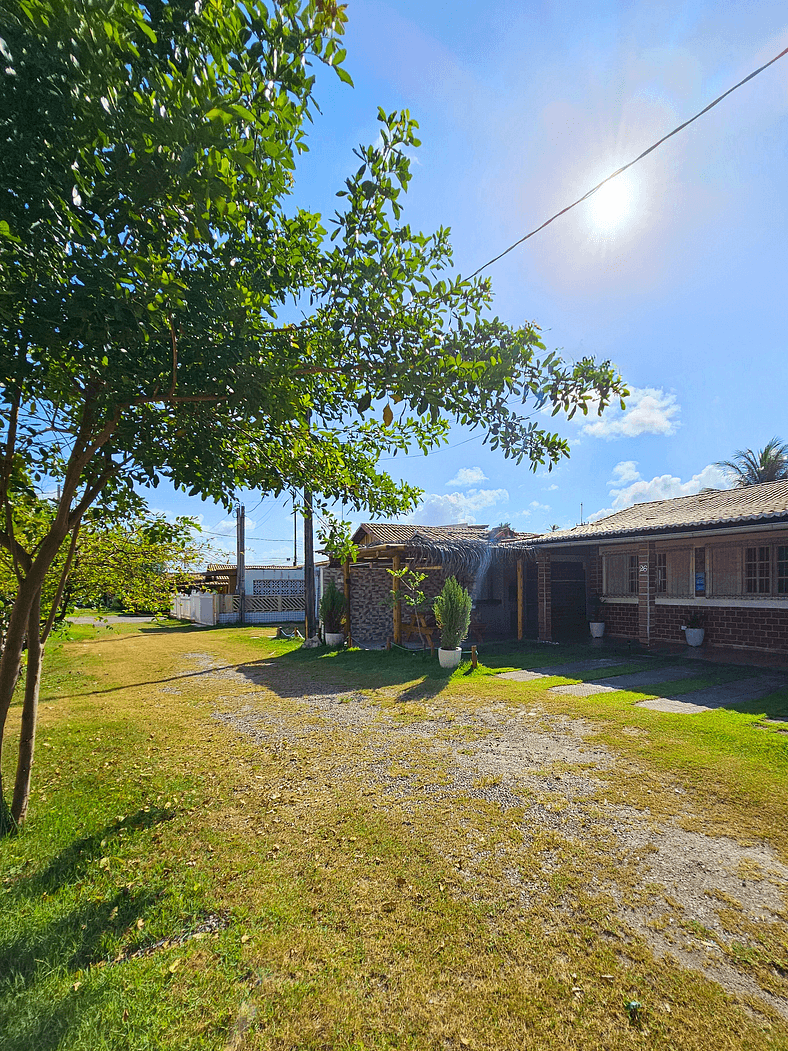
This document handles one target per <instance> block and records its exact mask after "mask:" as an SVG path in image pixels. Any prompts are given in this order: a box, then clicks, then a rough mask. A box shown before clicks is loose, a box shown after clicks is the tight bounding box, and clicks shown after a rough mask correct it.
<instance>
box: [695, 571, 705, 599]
mask: <svg viewBox="0 0 788 1051" xmlns="http://www.w3.org/2000/svg"><path fill="white" fill-rule="evenodd" d="M705 590H706V574H705V573H696V574H695V594H697V593H698V592H699V591H705Z"/></svg>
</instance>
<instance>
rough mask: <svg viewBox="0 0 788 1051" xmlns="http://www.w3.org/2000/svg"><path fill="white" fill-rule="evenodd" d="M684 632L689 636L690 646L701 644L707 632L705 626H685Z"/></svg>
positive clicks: (688, 643) (688, 642)
mask: <svg viewBox="0 0 788 1051" xmlns="http://www.w3.org/2000/svg"><path fill="white" fill-rule="evenodd" d="M684 634H685V635H686V637H687V645H688V646H700V644H701V643H702V642H703V636H704V635H705V634H706V629H705V628H685V629H684Z"/></svg>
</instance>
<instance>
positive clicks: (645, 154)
mask: <svg viewBox="0 0 788 1051" xmlns="http://www.w3.org/2000/svg"><path fill="white" fill-rule="evenodd" d="M786 55H788V47H786V48H785V49H784V50H783V51H781V52H780V54H779V55H775V56H774V58H772V59H770V60H769V61H768V62H766V63H764V65H762V66H760V67H759V68H758V69H755V70H753V71H752V73H750V74H749V75H748V76H746V77H745V78H744V80H740V81H739V83H738V84H734V85H733V87H732V88H728V90H727V91H725V92H723V94H722V95H720V96H719V97H718V98H716V99H715V100H714V101H713V102H710V103H709V104H708V106H704V108H703V109H702V110H700V112H698V113H696V114H695V116H694V117H690V119H689V120H685V121H684V123H683V124H679V126H678V127H677V128H674V129H673V131H669V132H668V134H667V135H663V136H662V138H661V139H660V140H659V141H658V142H655V143H654V144H653V145H652V146H649V148H648V149H647V150H643V152H642V153H641V154H639V155H638V156H637V157H635V159H634V160H632V161H630V162H629V163H628V164H625V165H624V166H623V167H622V168H619V169H618V170H617V171H614V172H613V173H612V175H608V177H607V178H606V179H603V180H602V182H600V183H597V185H596V186H594V187H593V189H591V190H589V191H588V193H584V194H583V196H582V197H578V199H577V200H576V201H573V202H572V203H571V204H568V205H567V206H566V208H562V209H561V211H560V212H556V213H555V215H551V216H550V218H549V219H546V220H545V221H544V222H543V223H542V225H541V226H537V227H536V229H534V230H531V232H530V233H527V234H526V235H525V236H524V237H521V238H520V239H519V241H515V242H514V244H511V245H509V247H508V248H506V249H504V251H503V252H499V253H498V255H496V256H493V258H492V259H488V260H487V262H486V263H482V265H481V266H480V267H479V268H478V270H474V272H473V273H472V274H471V275H470V277H469V278H468V280H471V279H472V278H474V277H477V276H478V275H479V274H480V273H481V272H482V270H486V269H487V267H488V266H492V265H493V263H497V262H498V260H499V259H503V257H504V256H505V255H508V254H509V253H510V252H511V251H513V250H514V249H515V248H517V247H518V246H519V245H521V244H522V243H523V241H527V240H528V238H529V237H533V236H534V234H538V233H539V231H540V230H544V228H545V227H546V226H549V225H550V223H552V222H554V221H555V220H556V219H558V218H560V217H561V216H562V215H566V213H567V212H570V211H571V210H572V209H573V208H576V207H577V206H578V204H582V203H583V201H587V200H588V198H589V197H591V196H593V194H595V193H596V192H597V190H598V189H600V188H601V187H602V186H604V185H605V183H608V182H610V180H611V179H615V178H616V177H617V176H619V175H621V174H622V172H625V171H626V170H627V168H631V167H632V165H633V164H637V163H638V161H642V160H643V158H644V157H648V155H649V154H650V153H653V152H654V150H656V149H658V148H659V147H660V146H661V145H662V144H663V143H664V142H667V141H668V139H670V138H672V137H673V136H674V135H678V133H679V132H680V131H684V129H685V128H688V127H689V126H690V124H692V123H693V121H696V120H697V119H698V117H702V116H703V114H704V113H708V112H709V110H710V109H714V107H715V106H716V105H717V104H718V103H720V102H722V100H723V99H724V98H727V97H728V95H730V94H731V93H732V92H734V91H736V90H737V89H738V88H740V87H742V85H744V84H746V83H747V81H748V80H752V79H753V77H757V76H758V74H759V73H763V71H764V70H765V69H768V68H769V66H772V65H774V63H775V62H777V61H779V59H781V58H784V57H785V56H786Z"/></svg>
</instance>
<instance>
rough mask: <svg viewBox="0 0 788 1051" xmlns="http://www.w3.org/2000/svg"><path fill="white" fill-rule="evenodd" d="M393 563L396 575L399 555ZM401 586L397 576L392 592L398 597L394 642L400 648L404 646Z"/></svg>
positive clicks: (395, 604) (395, 606)
mask: <svg viewBox="0 0 788 1051" xmlns="http://www.w3.org/2000/svg"><path fill="white" fill-rule="evenodd" d="M393 563H394V565H393V569H394V572H395V573H396V572H397V571H398V570H399V565H400V560H399V554H395V555H394V556H393ZM399 585H400V580H399V577H397V576H395V577H394V586H393V588H392V590H393V591H394V593H395V594H396V596H397V599H396V602H395V603H394V610H393V613H394V641H395V642H396V644H397V645H398V646H401V645H402V602H401V600H400V598H399Z"/></svg>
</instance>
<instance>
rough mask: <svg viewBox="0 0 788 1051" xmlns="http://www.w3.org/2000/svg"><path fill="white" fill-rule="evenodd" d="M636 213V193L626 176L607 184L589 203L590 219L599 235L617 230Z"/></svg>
mask: <svg viewBox="0 0 788 1051" xmlns="http://www.w3.org/2000/svg"><path fill="white" fill-rule="evenodd" d="M634 211H635V191H634V188H633V185H632V182H631V180H629V179H627V178H626V176H621V175H620V176H618V177H617V178H615V179H612V180H611V181H610V182H608V183H605V185H604V186H603V187H601V189H599V190H597V192H596V193H595V194H594V195H593V197H591V198H590V199H589V201H588V213H589V218H590V220H591V223H592V225H593V226H594V228H595V229H596V230H597V231H598V232H599V233H610V232H612V231H614V230H617V229H618V228H619V227H620V226H622V225H623V224H624V223H626V222H627V220H628V219H630V218H631V217H632V216H633V213H634Z"/></svg>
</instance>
